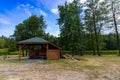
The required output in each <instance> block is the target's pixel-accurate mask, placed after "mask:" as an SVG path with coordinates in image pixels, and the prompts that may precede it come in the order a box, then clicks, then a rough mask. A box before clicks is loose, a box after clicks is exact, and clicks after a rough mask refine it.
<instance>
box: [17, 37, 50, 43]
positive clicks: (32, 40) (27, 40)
mask: <svg viewBox="0 0 120 80" xmlns="http://www.w3.org/2000/svg"><path fill="white" fill-rule="evenodd" d="M29 42H30V43H48V41H47V40H45V39H42V38H39V37H34V38H30V39H26V40H23V41H20V42H18V43H29Z"/></svg>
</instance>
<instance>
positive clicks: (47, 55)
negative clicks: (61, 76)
mask: <svg viewBox="0 0 120 80" xmlns="http://www.w3.org/2000/svg"><path fill="white" fill-rule="evenodd" d="M46 56H47V59H48V44H47V46H46Z"/></svg>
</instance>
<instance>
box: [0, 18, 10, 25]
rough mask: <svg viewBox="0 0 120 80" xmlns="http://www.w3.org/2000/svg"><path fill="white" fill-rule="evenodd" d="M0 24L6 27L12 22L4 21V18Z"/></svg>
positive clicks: (0, 20)
mask: <svg viewBox="0 0 120 80" xmlns="http://www.w3.org/2000/svg"><path fill="white" fill-rule="evenodd" d="M0 23H1V24H5V25H9V24H10V22H9V21H8V20H6V19H3V18H0Z"/></svg>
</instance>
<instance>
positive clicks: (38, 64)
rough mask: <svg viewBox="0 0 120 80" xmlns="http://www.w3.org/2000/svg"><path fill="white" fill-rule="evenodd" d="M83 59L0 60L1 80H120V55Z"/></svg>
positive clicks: (84, 57) (16, 58) (86, 57)
mask: <svg viewBox="0 0 120 80" xmlns="http://www.w3.org/2000/svg"><path fill="white" fill-rule="evenodd" d="M81 59H82V60H80V61H77V60H70V59H60V60H44V61H43V60H30V59H23V60H18V57H15V56H10V58H8V59H6V60H2V58H0V80H120V57H119V56H114V55H111V56H108V55H107V56H101V57H98V56H83V57H81Z"/></svg>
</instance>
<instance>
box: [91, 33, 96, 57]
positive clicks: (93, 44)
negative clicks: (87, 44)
mask: <svg viewBox="0 0 120 80" xmlns="http://www.w3.org/2000/svg"><path fill="white" fill-rule="evenodd" d="M91 39H92V46H93V47H92V50H93V55H94V56H95V55H96V53H95V43H94V37H93V34H92V33H91Z"/></svg>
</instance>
